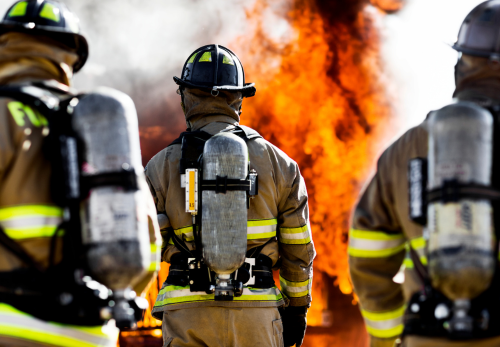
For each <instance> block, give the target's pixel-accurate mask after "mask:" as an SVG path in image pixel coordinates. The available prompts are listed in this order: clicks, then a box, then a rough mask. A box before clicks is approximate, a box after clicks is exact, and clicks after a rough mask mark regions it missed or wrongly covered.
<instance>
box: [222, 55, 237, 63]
mask: <svg viewBox="0 0 500 347" xmlns="http://www.w3.org/2000/svg"><path fill="white" fill-rule="evenodd" d="M223 54H224V56H223V58H222V64H227V65H234V62H233V59H231V57H230V56H228V55H226V54H225V53H223Z"/></svg>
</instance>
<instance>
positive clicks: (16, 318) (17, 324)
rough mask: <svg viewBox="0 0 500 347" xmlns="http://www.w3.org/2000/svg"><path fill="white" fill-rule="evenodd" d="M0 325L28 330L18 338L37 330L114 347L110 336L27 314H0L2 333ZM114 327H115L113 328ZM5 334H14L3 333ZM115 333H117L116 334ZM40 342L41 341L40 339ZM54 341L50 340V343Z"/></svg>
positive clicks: (31, 334)
mask: <svg viewBox="0 0 500 347" xmlns="http://www.w3.org/2000/svg"><path fill="white" fill-rule="evenodd" d="M2 327H6V328H7V327H12V328H22V329H26V330H30V331H31V332H30V334H28V336H17V337H20V338H26V339H28V340H29V339H30V336H33V337H36V335H37V331H39V332H41V333H43V334H44V335H45V334H50V335H53V336H55V337H57V336H60V337H62V338H65V337H66V338H71V339H75V340H79V341H81V342H84V343H88V344H93V345H95V346H99V347H101V346H102V347H115V346H116V339H113V338H110V337H108V336H104V335H103V336H102V337H99V336H96V335H93V334H89V333H86V332H84V331H82V330H78V328H79V327H71V326H64V325H62V324H61V325H60V324H55V323H48V322H45V321H42V320H39V319H36V318H34V317H31V316H28V315H26V316H25V315H15V314H0V335H2V333H1V330H2ZM115 329H116V328H115ZM5 335H6V336H14V335H11V334H8V332H6V333H5ZM116 335H117V334H116ZM33 340H36V341H40V339H39V338H36V339H33ZM40 342H41V341H40ZM53 343H54V342H53V341H51V343H50V344H53ZM78 345H83V344H74V346H78ZM60 346H67V341H64V340H63V341H61V344H60Z"/></svg>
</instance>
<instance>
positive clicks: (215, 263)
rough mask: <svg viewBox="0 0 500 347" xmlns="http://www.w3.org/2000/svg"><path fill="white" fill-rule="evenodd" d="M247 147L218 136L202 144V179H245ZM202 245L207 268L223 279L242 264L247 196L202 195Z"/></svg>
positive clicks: (227, 136) (235, 139)
mask: <svg viewBox="0 0 500 347" xmlns="http://www.w3.org/2000/svg"><path fill="white" fill-rule="evenodd" d="M247 175H248V147H247V145H246V143H245V141H243V140H242V139H241V138H239V137H238V136H236V135H234V134H231V133H219V134H217V135H215V136H213V137H212V138H210V140H208V141H207V143H206V144H205V148H204V150H203V179H204V180H216V179H217V176H218V177H221V178H223V177H227V179H242V180H244V179H246V178H247ZM201 239H202V245H203V259H204V261H205V263H206V264H207V266H208V267H209V268H210V269H211V270H212V271H215V272H216V273H217V274H219V275H224V276H222V277H223V278H226V277H227V278H228V275H229V274H231V273H233V272H234V271H236V270H237V269H238V268H239V267H240V266H241V265H242V264H243V262H244V261H245V255H246V251H247V193H246V192H245V191H241V190H239V191H226V192H225V193H220V192H216V191H212V190H204V191H203V192H202V234H201Z"/></svg>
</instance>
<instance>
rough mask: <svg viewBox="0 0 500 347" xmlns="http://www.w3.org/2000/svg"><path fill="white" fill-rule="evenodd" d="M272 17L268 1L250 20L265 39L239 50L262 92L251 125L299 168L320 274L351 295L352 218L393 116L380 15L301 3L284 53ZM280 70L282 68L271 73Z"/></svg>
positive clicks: (247, 119) (251, 110)
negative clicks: (333, 11) (270, 26)
mask: <svg viewBox="0 0 500 347" xmlns="http://www.w3.org/2000/svg"><path fill="white" fill-rule="evenodd" d="M346 6H349V5H346ZM267 10H269V6H268V3H267V2H266V1H265V0H262V1H258V2H257V4H256V6H255V8H254V9H253V10H252V11H250V12H249V13H248V17H249V20H250V21H251V22H252V23H253V24H254V26H255V27H256V30H255V34H254V36H253V38H252V37H251V38H248V37H245V38H241V39H240V40H239V41H238V44H239V46H240V47H239V48H240V49H239V50H236V51H237V52H239V54H240V56H243V57H244V59H243V63H244V66H245V69H246V75H247V80H249V81H252V82H255V83H256V86H257V95H256V97H254V98H251V99H248V100H247V101H245V103H244V108H243V111H244V112H243V117H242V123H244V124H246V125H248V126H251V127H253V128H255V129H257V130H258V131H259V132H260V133H261V134H262V135H263V136H264V137H265V138H267V139H268V140H270V141H271V142H273V143H274V144H275V145H277V146H278V147H279V148H280V149H282V150H283V151H285V152H286V153H287V154H288V155H289V156H290V157H292V158H293V159H295V160H296V161H297V162H298V163H299V166H300V168H301V170H302V175H303V176H304V178H305V180H306V183H307V187H308V193H309V206H310V212H311V215H310V219H311V226H312V231H313V238H314V242H315V246H316V249H317V251H318V257H317V259H316V261H315V264H314V267H315V271H322V272H326V273H328V274H329V275H330V276H336V277H337V278H338V285H339V287H340V289H341V290H342V292H343V293H346V294H347V293H351V292H352V288H351V285H350V282H349V278H348V274H347V256H346V251H347V243H346V241H347V232H348V224H349V215H350V212H351V209H352V207H353V205H354V204H355V202H356V198H357V195H358V193H359V190H360V188H361V185H362V184H363V182H364V181H365V180H366V178H367V174H368V173H369V170H370V169H371V168H372V167H373V166H372V165H373V162H374V157H375V154H376V153H377V150H378V148H379V147H378V146H377V144H378V142H379V140H380V136H381V135H382V134H383V127H379V126H378V125H379V124H383V123H384V122H385V121H387V120H388V118H389V116H390V113H391V108H390V104H389V100H388V97H387V95H386V94H385V89H384V86H383V84H382V82H381V79H380V76H381V73H380V71H382V69H381V67H382V64H381V57H380V52H379V45H380V39H379V36H378V30H375V28H374V27H375V25H376V23H375V22H376V20H377V18H378V15H379V13H378V12H376V11H369V10H361V11H359V12H356V13H354V16H353V18H352V19H351V20H347V21H344V22H342V21H338V22H335V21H333V20H332V21H329V19H328V18H327V19H325V18H323V17H322V16H321V14H320V11H319V8H318V7H317V6H316V5H314V3H313V2H304V1H297V2H296V4H295V6H294V8H293V9H292V10H291V11H290V12H289V14H288V16H289V21H290V24H291V25H292V27H293V30H294V37H295V39H294V40H292V41H291V42H290V43H288V44H286V45H283V44H282V43H280V42H276V41H273V39H271V38H270V37H269V36H268V35H267V34H266V33H265V32H264V29H263V18H264V16H263V13H264V12H265V11H267ZM242 52H243V54H242ZM276 61H279V62H280V64H279V66H278V67H273V66H268V65H267V64H268V62H271V63H273V62H276ZM262 72H264V73H262Z"/></svg>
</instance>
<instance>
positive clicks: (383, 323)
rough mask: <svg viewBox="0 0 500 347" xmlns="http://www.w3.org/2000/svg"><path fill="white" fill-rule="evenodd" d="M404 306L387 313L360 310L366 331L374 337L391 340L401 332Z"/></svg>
mask: <svg viewBox="0 0 500 347" xmlns="http://www.w3.org/2000/svg"><path fill="white" fill-rule="evenodd" d="M404 312H405V306H402V307H400V308H398V309H396V310H394V311H389V312H380V313H375V312H368V311H365V310H361V314H362V316H363V318H364V319H365V324H366V330H367V331H368V333H369V334H370V335H372V336H374V337H379V338H391V337H396V336H398V335H401V333H402V332H403V327H404V326H403V315H404Z"/></svg>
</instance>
